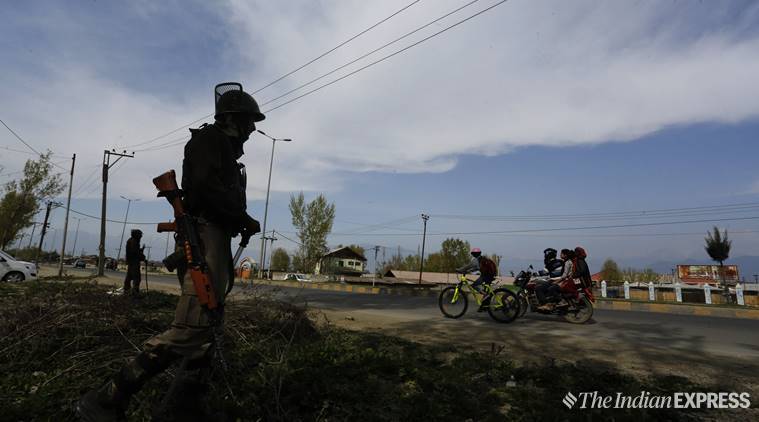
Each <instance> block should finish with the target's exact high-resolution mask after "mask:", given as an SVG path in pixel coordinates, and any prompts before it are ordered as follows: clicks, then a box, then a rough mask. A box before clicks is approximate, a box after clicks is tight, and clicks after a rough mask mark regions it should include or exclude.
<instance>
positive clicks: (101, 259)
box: [97, 150, 134, 276]
mask: <svg viewBox="0 0 759 422" xmlns="http://www.w3.org/2000/svg"><path fill="white" fill-rule="evenodd" d="M112 155H113V156H116V157H117V158H116V160H114V161H113V162H111V156H112ZM124 157H126V158H134V152H133V153H132V154H131V155H129V154H127V153H126V151H123V152H121V153H119V152H116V150H111V151H108V150H105V151H103V204H102V205H101V211H100V247H99V248H98V249H99V250H100V255H99V256H98V273H97V275H98V276H102V275H103V274H104V269H105V208H106V205H105V202H106V199H107V197H108V170H109V169H110V168H111V167H113V165H114V164H116V163H118V162H119V160H121V159H122V158H124Z"/></svg>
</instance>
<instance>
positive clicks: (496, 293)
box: [438, 274, 519, 322]
mask: <svg viewBox="0 0 759 422" xmlns="http://www.w3.org/2000/svg"><path fill="white" fill-rule="evenodd" d="M483 286H484V288H485V292H484V293H480V292H478V291H477V290H475V289H474V288H473V287H472V285H471V283H470V280H469V279H467V278H466V276H465V275H464V274H460V275H459V283H458V284H457V285H455V286H448V287H446V288H445V289H443V290H442V291H441V292H440V296H439V297H438V306H439V307H440V311H441V312H442V313H443V315H445V316H446V317H448V318H454V319H455V318H461V316H463V315H464V314H465V313H466V310H467V309H468V308H469V299H468V294H467V293H469V294H471V295H472V297H474V299H475V300H476V301H477V304H478V305H480V306H483V307H485V309H486V310H487V311H488V314H489V315H490V317H491V318H493V319H494V320H496V321H498V322H511V321H514V319H515V318H516V317H517V316H518V315H519V299H518V298H517V296H516V295H515V294H514V292H512V291H511V290H509V289H507V288H504V287H501V288H497V289H493V288H492V287H490V285H489V284H484V285H483ZM486 295H489V296H490V299H489V301H488V303H485V304H484V305H483V298H484V297H485V296H486Z"/></svg>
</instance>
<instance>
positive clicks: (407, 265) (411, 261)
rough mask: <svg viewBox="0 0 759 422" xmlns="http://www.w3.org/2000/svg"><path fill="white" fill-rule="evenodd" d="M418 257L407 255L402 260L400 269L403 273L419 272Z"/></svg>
mask: <svg viewBox="0 0 759 422" xmlns="http://www.w3.org/2000/svg"><path fill="white" fill-rule="evenodd" d="M419 264H421V262H420V261H419V255H408V256H406V257H405V258H404V259H403V263H402V264H401V265H402V269H403V270H404V271H419Z"/></svg>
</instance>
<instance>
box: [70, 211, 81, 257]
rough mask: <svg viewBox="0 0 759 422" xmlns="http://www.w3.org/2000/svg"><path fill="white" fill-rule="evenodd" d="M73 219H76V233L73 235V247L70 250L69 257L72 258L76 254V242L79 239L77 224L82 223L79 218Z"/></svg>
mask: <svg viewBox="0 0 759 422" xmlns="http://www.w3.org/2000/svg"><path fill="white" fill-rule="evenodd" d="M73 218H75V219H76V233H75V234H74V247H73V248H71V257H72V258H73V257H74V255H75V254H76V241H77V239H79V223H81V222H82V219H81V218H78V217H73Z"/></svg>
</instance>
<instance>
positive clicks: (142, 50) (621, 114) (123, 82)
mask: <svg viewBox="0 0 759 422" xmlns="http://www.w3.org/2000/svg"><path fill="white" fill-rule="evenodd" d="M280 3H281V2H234V1H232V2H218V3H214V4H211V5H208V4H206V3H202V2H161V3H159V4H155V3H154V2H147V1H136V2H130V3H120V4H110V3H106V2H68V3H66V4H61V3H57V2H16V3H14V4H11V5H9V6H8V7H6V9H5V10H6V12H5V13H6V15H7V24H6V25H4V26H3V28H2V29H0V35H1V37H0V46H2V47H3V49H4V50H5V51H6V52H8V53H7V54H6V57H7V58H8V60H7V61H5V62H4V65H3V78H1V79H0V95H2V96H3V98H4V99H5V101H3V102H2V104H0V118H2V119H3V121H5V122H6V123H8V124H9V125H10V126H11V127H12V128H13V129H14V130H15V131H16V132H17V133H19V134H20V135H21V136H22V137H23V138H24V139H25V140H26V141H28V142H29V143H30V144H31V145H33V146H34V147H35V148H37V149H40V150H41V149H45V148H49V149H51V150H53V151H54V152H55V154H56V155H57V156H58V157H57V158H56V162H61V164H62V165H64V166H65V164H64V163H63V161H65V157H66V156H70V154H71V153H74V152H76V153H77V154H78V161H77V164H78V166H77V178H76V179H75V182H74V191H75V193H76V195H75V199H74V201H73V203H72V207H73V208H74V209H76V210H78V211H81V212H84V213H88V214H93V215H98V214H99V199H98V197H99V187H98V184H97V183H96V181H94V178H95V177H96V176H97V174H96V173H97V164H98V163H99V161H100V157H102V150H103V149H104V148H110V147H122V146H126V147H127V148H128V149H130V150H136V151H137V152H136V158H134V159H130V160H128V161H127V162H126V163H125V164H123V166H122V165H119V166H117V167H115V168H114V170H113V171H115V173H114V176H113V179H112V180H113V182H112V183H111V185H110V188H109V198H111V200H110V201H109V217H111V218H114V219H122V218H123V215H124V211H125V205H126V203H125V202H126V201H124V200H121V199H119V196H120V195H125V196H128V197H136V198H140V199H141V201H139V202H136V203H133V205H132V208H131V210H130V218H129V220H130V221H135V222H152V221H158V220H161V219H164V218H167V217H168V216H169V213H168V206H167V205H165V204H164V203H162V202H160V201H157V200H155V199H154V198H153V192H152V186H151V185H150V181H149V179H150V177H151V176H154V175H156V174H158V173H160V172H162V171H164V170H165V169H167V168H171V167H174V168H179V167H180V160H181V144H182V142H183V136H185V134H186V130H185V129H182V130H180V131H178V132H176V133H173V134H170V135H169V136H166V137H163V138H161V139H159V140H156V141H154V142H149V143H146V144H143V145H139V144H142V143H143V142H144V141H147V140H150V139H151V138H154V137H156V136H160V135H163V134H165V133H167V132H168V131H170V130H173V129H176V128H179V127H181V126H182V125H184V124H186V123H188V122H190V121H193V120H196V119H198V118H199V117H201V116H204V115H207V114H209V113H210V112H211V111H212V103H211V101H212V95H211V92H212V87H213V85H214V84H215V83H218V82H222V81H227V80H239V81H241V82H242V83H243V84H244V85H245V86H246V88H248V89H249V90H254V88H256V87H262V86H264V85H266V84H267V83H268V82H270V81H273V80H274V79H276V78H277V77H278V76H281V75H283V74H285V73H287V72H288V71H290V70H292V69H294V68H296V67H297V66H299V65H300V64H303V63H305V62H306V61H308V60H309V59H311V58H314V57H316V56H318V55H319V54H320V53H322V52H324V51H326V50H328V49H330V48H331V47H334V46H335V45H337V44H339V43H340V42H342V41H344V40H346V39H347V38H349V37H350V36H352V35H355V34H356V33H358V32H360V31H361V30H363V29H365V28H367V27H369V26H370V25H372V24H374V23H376V22H377V21H379V20H380V19H382V18H384V17H387V16H389V15H390V14H392V13H394V12H395V11H397V10H399V9H401V8H402V7H404V6H406V5H407V4H409V3H411V1H410V0H409V1H391V2H368V3H367V2H358V1H341V2H323V3H313V2H305V1H304V2H287V3H281V4H280ZM495 3H496V2H495V1H492V0H491V1H485V0H482V1H480V2H477V3H476V4H473V5H471V6H469V7H468V8H466V9H464V10H462V11H461V12H459V13H457V14H454V15H452V16H450V17H449V18H447V19H445V20H442V21H441V22H440V23H438V24H435V25H432V26H431V27H428V28H426V29H425V30H422V31H420V32H419V33H417V34H415V35H413V36H411V37H409V38H407V39H405V40H403V41H401V42H399V43H398V44H395V45H393V46H392V47H390V48H388V49H387V50H383V51H382V52H381V53H378V54H377V55H375V56H372V57H371V58H370V59H367V60H371V59H377V58H379V57H381V56H382V55H383V54H388V53H390V52H392V51H395V50H397V49H399V48H402V47H403V46H406V45H409V44H410V43H411V42H413V41H416V40H419V39H421V38H423V37H424V36H427V35H431V34H432V33H434V32H435V31H438V30H440V29H442V28H444V27H446V26H447V25H450V24H453V23H455V22H456V21H457V20H460V19H462V18H465V17H467V16H469V15H471V14H472V13H475V12H476V11H478V10H482V9H484V8H486V7H488V6H490V5H493V4H495ZM464 4H465V2H463V1H440V2H429V1H420V2H418V3H415V4H413V5H412V6H410V7H409V8H408V9H406V10H404V11H403V12H401V13H399V14H398V15H397V16H395V17H393V18H392V19H390V20H388V21H387V22H385V23H383V24H382V25H380V26H378V27H377V28H375V29H373V30H372V31H370V32H368V33H366V34H365V35H362V36H361V37H359V38H357V39H356V40H355V41H353V42H351V43H349V44H347V45H346V46H344V47H341V48H340V49H338V50H336V51H335V52H333V53H331V54H330V55H328V56H326V57H324V58H323V59H320V60H318V61H317V62H315V63H314V64H312V65H310V66H308V67H307V68H304V69H303V70H301V71H299V72H297V73H296V74H294V75H292V76H290V77H288V78H285V79H284V80H282V81H280V82H278V83H277V84H275V85H273V86H271V87H269V88H267V89H265V90H262V91H261V92H260V93H256V95H255V96H256V98H257V99H259V102H261V103H266V102H268V100H269V99H272V98H275V97H277V96H278V95H280V94H282V93H284V92H286V91H288V90H290V89H292V88H294V87H297V86H298V85H300V84H301V83H304V82H307V81H309V80H310V79H312V78H314V77H316V76H319V75H321V74H323V73H324V72H326V71H329V70H331V69H333V68H335V67H336V66H338V65H340V64H343V63H345V62H347V61H349V60H351V59H352V58H354V57H357V56H359V55H361V54H363V53H365V52H367V51H369V50H372V49H374V48H376V47H377V46H380V45H382V44H384V43H386V42H388V41H390V40H393V39H394V38H396V37H398V36H400V35H402V34H404V33H406V32H408V31H410V30H412V29H414V28H417V27H419V26H420V25H422V24H424V23H427V22H429V21H431V20H432V19H434V18H436V17H438V16H440V15H442V14H444V13H447V12H448V11H450V10H452V9H455V8H457V7H459V6H462V5H464ZM758 21H759V5H757V4H756V3H755V2H748V1H747V2H737V1H736V2H720V3H709V4H708V5H705V4H704V3H698V2H692V3H688V2H667V3H662V2H655V1H640V2H593V1H587V2H580V1H578V2H572V3H571V4H569V3H560V4H558V3H553V2H526V1H511V2H507V3H505V4H503V5H500V6H498V7H496V8H494V9H493V10H491V11H489V12H486V13H484V14H483V15H481V16H478V17H476V18H474V19H472V20H471V21H469V22H466V23H464V24H462V25H460V26H458V27H456V28H454V29H452V30H450V31H448V32H446V33H444V34H442V35H440V36H438V37H435V38H434V39H431V40H430V41H428V42H426V43H424V44H421V45H419V46H418V47H414V48H412V49H410V50H408V51H407V52H405V53H402V54H399V55H398V56H396V57H393V58H391V59H389V60H387V61H385V62H383V63H381V64H379V65H377V66H374V67H372V68H369V69H367V70H365V71H361V72H359V73H357V74H356V75H354V76H351V77H349V78H347V79H345V80H343V81H340V82H338V83H336V84H334V85H332V86H329V87H326V88H324V89H323V90H321V91H319V92H317V93H314V94H313V95H309V96H307V97H305V98H303V99H300V100H298V101H296V102H293V103H291V104H287V105H285V106H283V107H282V108H279V109H276V110H273V111H271V112H270V113H268V118H267V120H266V121H265V122H262V124H261V125H260V128H261V129H263V130H265V131H267V132H268V133H270V134H272V135H274V136H278V137H290V138H293V139H294V142H292V143H291V144H278V145H277V152H276V156H275V168H274V178H273V180H272V198H271V205H270V209H269V216H270V219H269V224H268V226H269V227H270V228H274V229H276V230H278V231H281V232H282V233H283V234H284V235H286V236H289V237H293V238H294V234H293V229H292V227H291V226H290V223H289V212H288V211H287V201H288V198H289V195H290V194H291V193H293V192H298V191H301V190H303V191H304V192H305V193H306V196H307V197H308V198H312V197H313V196H315V195H316V194H318V193H322V192H323V193H324V194H325V195H326V196H327V198H328V199H330V200H332V201H334V202H335V204H336V205H337V218H336V223H335V228H334V233H335V235H333V236H332V237H331V238H330V244H331V245H336V244H338V243H344V244H345V243H359V244H362V245H365V246H370V245H375V244H376V245H381V246H385V247H386V248H388V249H387V250H388V251H389V250H390V249H395V248H397V247H398V246H400V247H402V248H403V251H404V252H413V251H416V249H417V247H418V244H419V241H420V239H419V236H418V235H416V234H415V233H417V232H419V231H420V229H421V219H420V218H418V215H419V214H420V213H422V212H425V213H428V214H431V215H432V218H431V219H430V222H429V226H428V230H429V232H430V233H431V236H430V237H429V239H428V245H429V246H428V250H433V251H434V250H435V249H437V247H438V245H439V243H440V241H441V240H443V238H444V237H445V236H439V235H437V233H450V232H457V233H458V232H460V233H468V232H483V231H509V230H523V229H544V228H557V227H585V226H587V223H589V222H591V220H592V219H585V220H577V219H575V220H574V221H539V222H535V221H532V222H525V221H521V222H513V221H512V222H504V221H494V220H495V219H493V218H490V219H485V220H483V219H476V218H474V217H476V216H515V215H519V216H524V215H532V216H540V215H556V214H589V213H605V212H624V211H642V210H661V209H675V208H688V207H702V206H716V205H725V204H738V203H754V202H757V203H759V176H758V175H757V172H756V170H755V169H756V163H755V162H754V161H755V158H754V157H756V156H757V152H759V151H757V149H759V143H757V139H756V138H757V135H758V134H759V87H758V86H757V84H756V83H755V75H756V74H759V54H757V53H756V51H759V33H758V32H757V29H758V28H759V25H757V23H759V22H758ZM366 63H368V61H362V62H359V63H357V64H356V65H354V66H353V67H349V68H347V69H345V70H344V71H340V72H338V73H336V74H334V75H332V76H330V77H327V78H325V79H324V80H323V81H321V82H327V81H329V80H332V79H334V78H335V77H339V76H340V75H344V74H345V73H346V72H348V71H350V70H352V69H356V68H357V67H360V66H361V65H362V64H366ZM314 86H318V84H317V85H314ZM285 100H286V99H285ZM282 101H284V100H280V101H275V102H273V103H270V104H266V105H264V106H263V109H264V110H268V109H270V108H272V107H274V106H276V105H278V104H281V103H282ZM3 129H4V128H3ZM165 144H170V145H167V146H168V147H167V148H163V149H155V150H150V148H151V147H156V146H161V145H165ZM0 147H10V148H14V149H21V150H23V149H25V147H24V146H23V145H22V144H21V143H20V142H18V141H17V140H16V139H14V138H13V136H12V135H11V134H10V133H8V132H7V131H6V132H3V133H0ZM270 147H271V145H270V143H269V141H267V140H266V139H265V138H262V137H254V138H253V139H252V140H251V141H250V143H249V144H248V145H247V146H246V151H247V155H246V156H245V157H244V159H243V161H244V162H245V163H246V165H247V166H248V170H249V180H250V182H249V185H250V186H249V190H248V195H249V198H250V204H249V206H250V209H251V211H252V213H253V214H254V215H256V216H257V217H261V218H262V215H263V212H262V211H263V210H262V209H263V197H264V195H265V188H266V173H267V171H268V161H269V152H270ZM146 148H147V150H146ZM141 150H142V151H141ZM28 157H29V155H26V154H23V153H17V152H12V151H8V150H4V149H0V166H3V167H4V170H3V172H2V173H0V182H3V181H5V180H8V178H9V177H10V176H4V175H5V173H8V172H13V171H16V170H18V169H20V168H21V167H22V165H23V160H24V159H26V158H28ZM92 174H94V176H93V177H88V176H89V175H92ZM757 209H759V208H753V209H752V208H746V209H743V210H741V211H740V212H735V211H733V212H727V211H724V212H719V213H717V212H712V213H710V214H708V216H706V217H704V215H699V216H694V217H693V218H691V217H689V216H687V215H686V216H685V217H678V216H677V215H676V216H674V217H672V218H661V217H660V218H654V217H650V218H648V219H642V218H636V219H633V218H627V219H624V220H623V219H617V220H614V221H612V222H609V221H598V222H597V224H593V225H608V224H617V223H618V224H620V225H622V224H630V223H638V222H668V221H680V220H688V219H702V218H714V219H718V218H719V219H725V218H744V217H751V216H756V215H757V214H756V210H757ZM452 214H455V215H459V216H463V217H462V218H457V219H452V218H446V217H445V215H452ZM62 218H63V212H62V211H61V210H56V211H55V212H54V214H53V226H54V227H59V228H58V230H59V231H60V230H62ZM570 220H571V219H570ZM398 221H400V223H398ZM379 223H391V224H387V225H384V226H385V227H367V226H370V225H376V224H379ZM73 224H74V225H75V224H76V222H75V221H74V222H73ZM362 224H363V225H362ZM713 224H718V225H719V226H720V227H725V228H728V229H729V230H731V231H733V232H735V235H734V236H733V237H734V239H735V242H734V249H735V252H734V253H735V254H736V256H738V255H757V253H756V251H757V247H759V233H753V232H752V231H759V227H757V222H756V221H755V220H744V221H724V222H719V223H709V222H703V223H699V224H677V225H666V226H652V227H629V228H615V229H604V230H576V231H567V232H564V231H563V232H542V233H530V234H519V235H515V234H512V235H510V236H506V235H485V234H478V235H463V234H462V235H460V236H459V237H462V238H466V239H467V240H469V241H470V242H471V243H472V244H476V245H479V246H481V247H482V248H483V249H484V250H486V251H492V252H495V253H498V254H500V255H503V256H504V259H505V260H506V261H507V262H508V261H509V258H512V262H514V264H513V265H514V266H517V263H522V262H523V261H522V260H525V259H530V258H533V257H538V256H539V252H540V250H542V249H543V248H544V247H546V246H554V247H567V246H574V245H576V244H583V245H584V246H586V247H587V248H588V250H589V251H590V252H591V256H592V257H593V258H594V260H595V261H596V262H598V261H600V260H602V259H603V258H605V257H614V258H616V259H617V260H619V261H620V262H622V263H623V264H625V263H629V265H644V264H645V262H649V261H656V260H672V261H673V262H674V261H677V260H682V259H687V258H698V257H700V256H703V252H702V247H701V244H702V238H703V235H701V234H698V233H705V231H706V230H707V229H708V228H709V227H711V226H712V225H713ZM391 227H392V228H391ZM143 229H144V230H145V231H150V227H149V226H143ZM370 229H371V230H370ZM346 233H348V234H350V233H353V234H351V235H346ZM382 233H385V235H382V236H381V235H379V234H382ZM120 234H121V230H120V225H119V224H109V225H108V249H111V250H114V251H115V249H116V248H117V243H118V240H119V235H120ZM397 234H402V235H397ZM58 235H59V234H58V233H56V234H55V236H56V237H58V240H57V241H58V242H59V240H60V237H59V236H58ZM96 239H97V223H96V222H95V221H94V220H91V219H87V218H86V219H84V220H82V225H81V230H80V234H79V240H78V246H77V249H81V248H85V249H86V250H88V251H94V249H95V246H96ZM146 239H147V240H148V241H149V242H151V243H153V246H154V248H155V249H156V250H160V251H161V253H162V251H163V248H164V243H163V240H162V239H165V238H163V237H159V236H158V235H157V234H155V235H153V234H150V235H149V236H148V237H147V238H146ZM52 240H53V239H52V238H50V240H49V242H50V243H52ZM69 245H71V240H70V241H69ZM276 246H284V247H286V248H288V249H290V250H293V249H294V247H295V245H294V244H293V243H291V242H289V241H287V240H284V239H282V240H280V241H279V242H278V243H277V244H276ZM249 252H250V253H251V255H253V256H256V257H257V256H258V251H257V244H256V245H255V246H253V247H251V248H250V251H249ZM387 253H390V252H387ZM592 262H593V261H592ZM508 268H509V269H512V268H513V267H508Z"/></svg>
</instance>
